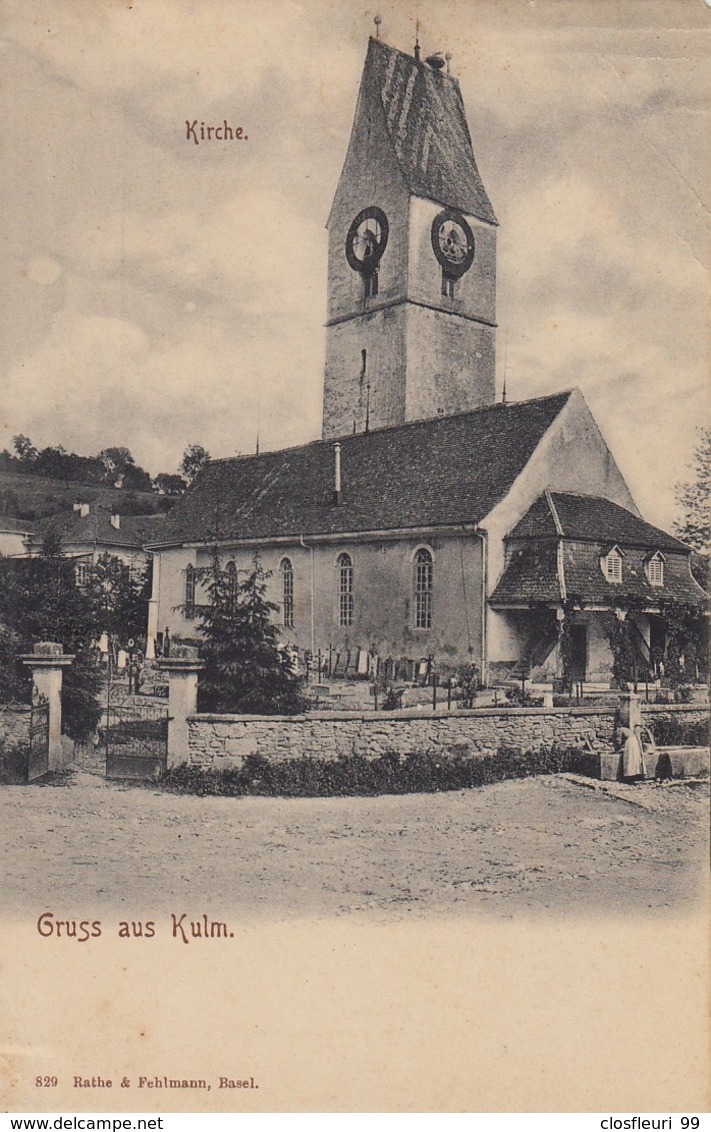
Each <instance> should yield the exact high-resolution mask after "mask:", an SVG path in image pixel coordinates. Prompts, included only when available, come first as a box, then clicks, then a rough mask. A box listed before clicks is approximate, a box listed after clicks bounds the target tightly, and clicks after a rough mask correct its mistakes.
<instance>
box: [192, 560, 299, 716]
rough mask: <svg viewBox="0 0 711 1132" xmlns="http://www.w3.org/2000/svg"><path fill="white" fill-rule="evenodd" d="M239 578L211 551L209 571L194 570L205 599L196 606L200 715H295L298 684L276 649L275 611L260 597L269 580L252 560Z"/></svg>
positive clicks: (285, 656)
mask: <svg viewBox="0 0 711 1132" xmlns="http://www.w3.org/2000/svg"><path fill="white" fill-rule="evenodd" d="M240 574H241V575H242V576H241V577H240ZM240 574H237V575H233V574H232V575H231V574H230V573H229V572H228V571H225V570H223V569H222V564H221V562H220V557H219V552H218V550H217V548H216V547H215V549H214V550H213V554H212V562H211V564H210V566H209V567H206V568H205V569H204V570H200V571H198V577H199V578H200V580H201V582H202V586H203V589H204V590H205V592H206V595H207V598H208V601H207V603H206V604H205V605H201V606H198V607H197V613H198V617H199V620H200V626H199V632H200V634H201V636H202V639H203V643H202V645H201V648H200V656H201V659H202V660H203V661H204V665H205V667H204V669H203V672H202V674H201V677H200V691H199V705H200V710H201V711H214V712H234V713H240V714H257V715H259V714H265V715H294V714H297V713H298V712H301V711H303V710H304V709H305V706H306V704H305V699H304V696H303V693H302V681H301V680H300V679H299V677H297V676H296V675H295V674H294V672H293V669H292V665H291V660H290V658H289V656H288V654H287V653H286V652H285V651H284V650H282V649H280V647H279V630H278V628H277V627H276V625H275V624H274V622H273V620H272V614H273V613H275V612H276V610H277V608H278V607H277V606H276V605H275V604H274V603H273V602H271V601H269V600H268V599H267V596H266V592H267V579H268V577H269V575H268V574H267V573H266V572H265V571H264V570H263V569H262V566H261V564H260V562H259V559H258V558H255V560H254V563H253V566H252V569H251V570H249V571H246V572H240Z"/></svg>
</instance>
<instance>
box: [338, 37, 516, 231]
mask: <svg viewBox="0 0 711 1132" xmlns="http://www.w3.org/2000/svg"><path fill="white" fill-rule="evenodd" d="M363 101H365V102H366V106H367V109H368V110H370V111H371V112H374V110H375V109H376V108H379V111H380V112H381V113H382V115H383V118H384V122H385V127H386V130H387V134H388V137H389V139H390V142H391V144H392V147H393V151H394V154H395V157H396V159H397V163H398V165H399V167H400V170H401V172H402V175H403V178H404V180H405V184H406V186H407V188H408V189H409V191H410V192H411V193H413V194H414V195H415V196H419V197H425V198H427V199H429V200H433V201H436V202H437V203H438V204H442V205H446V206H449V207H451V208H457V209H459V210H460V211H461V212H466V213H468V214H469V215H470V216H476V217H478V218H479V219H480V220H486V221H489V222H490V223H492V224H496V223H497V220H496V216H495V214H494V210H493V208H492V207H491V202H490V201H489V198H488V196H487V195H486V190H485V189H484V185H483V183H482V180H481V177H480V175H479V170H478V168H477V164H476V160H475V158H474V151H473V149H472V140H471V137H470V134H469V127H468V125H467V119H466V114H465V112H464V101H463V99H462V92H461V90H460V88H459V83H458V82H457V80H456V79H455V78H453V77H452V76H451V75H448V74H445V73H444V71H437V70H435V69H434V68H432V67H430V66H429V65H428V64H427V63H425V62H422V61H420V60H417V59H415V58H413V57H412V56H411V55H406V54H405V53H404V52H403V51H398V50H397V49H396V48H394V47H389V46H388V45H387V44H385V43H382V42H381V40H379V39H371V40H370V42H369V44H368V53H367V56H366V60H365V67H364V69H363V78H362V82H361V88H360V98H359V109H361V108H363V109H365V107H363V106H362V104H363Z"/></svg>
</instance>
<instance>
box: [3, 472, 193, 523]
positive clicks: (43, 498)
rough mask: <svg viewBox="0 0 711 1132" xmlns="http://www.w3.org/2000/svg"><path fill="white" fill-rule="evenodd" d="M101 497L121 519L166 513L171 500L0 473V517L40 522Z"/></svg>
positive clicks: (137, 492) (152, 493)
mask: <svg viewBox="0 0 711 1132" xmlns="http://www.w3.org/2000/svg"><path fill="white" fill-rule="evenodd" d="M99 496H100V497H101V499H102V501H103V503H104V504H111V503H115V505H116V509H117V511H118V512H119V514H122V515H152V514H155V513H156V512H164V511H167V510H169V509H170V507H171V506H172V504H173V503H174V502H175V499H174V498H171V497H170V496H165V495H157V494H156V493H155V492H150V491H124V490H123V489H122V488H113V487H108V486H107V485H106V484H100V483H90V484H86V483H79V482H73V481H69V482H68V483H67V482H65V481H63V480H56V479H51V478H50V477H48V476H28V475H22V474H21V473H18V472H15V471H7V470H5V469H0V515H7V516H10V517H12V518H15V519H30V520H34V519H43V518H45V517H46V516H48V515H56V514H57V513H58V512H61V511H71V509H72V505H73V504H74V503H76V502H83V503H91V502H92V501H93V500H94V499H97V498H98V497H99Z"/></svg>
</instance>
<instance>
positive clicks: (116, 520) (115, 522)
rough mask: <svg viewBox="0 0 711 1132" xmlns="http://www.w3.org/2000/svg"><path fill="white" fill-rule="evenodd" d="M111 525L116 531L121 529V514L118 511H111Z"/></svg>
mask: <svg viewBox="0 0 711 1132" xmlns="http://www.w3.org/2000/svg"><path fill="white" fill-rule="evenodd" d="M111 526H112V527H113V528H114V530H115V531H120V530H121V516H120V515H119V513H118V511H112V512H111Z"/></svg>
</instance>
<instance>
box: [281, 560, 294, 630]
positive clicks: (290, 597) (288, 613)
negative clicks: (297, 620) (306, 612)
mask: <svg viewBox="0 0 711 1132" xmlns="http://www.w3.org/2000/svg"><path fill="white" fill-rule="evenodd" d="M279 569H280V570H281V593H282V606H281V609H282V624H283V625H284V628H285V629H293V628H294V567H293V566H292V565H291V561H290V560H289V559H288V558H282V560H281V565H280V567H279Z"/></svg>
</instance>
